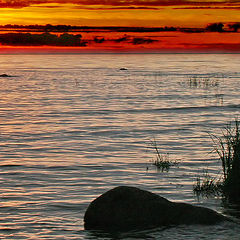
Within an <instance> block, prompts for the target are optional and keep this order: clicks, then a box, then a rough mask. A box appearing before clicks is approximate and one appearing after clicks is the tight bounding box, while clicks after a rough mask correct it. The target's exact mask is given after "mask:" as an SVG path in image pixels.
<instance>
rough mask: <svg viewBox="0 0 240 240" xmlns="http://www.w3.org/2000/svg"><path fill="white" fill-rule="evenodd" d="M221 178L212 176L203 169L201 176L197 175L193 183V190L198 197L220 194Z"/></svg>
mask: <svg viewBox="0 0 240 240" xmlns="http://www.w3.org/2000/svg"><path fill="white" fill-rule="evenodd" d="M222 187H223V185H222V180H221V179H219V178H216V177H212V176H211V175H210V174H209V173H208V171H207V170H206V171H204V173H203V176H202V177H197V180H196V183H195V184H194V185H193V192H194V193H195V194H196V195H197V196H198V197H199V196H200V195H202V196H207V197H208V196H216V195H221V194H222Z"/></svg>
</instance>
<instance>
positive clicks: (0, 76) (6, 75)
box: [0, 73, 13, 77]
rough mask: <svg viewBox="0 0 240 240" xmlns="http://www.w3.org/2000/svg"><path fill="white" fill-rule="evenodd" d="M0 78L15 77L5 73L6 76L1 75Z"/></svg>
mask: <svg viewBox="0 0 240 240" xmlns="http://www.w3.org/2000/svg"><path fill="white" fill-rule="evenodd" d="M0 77H13V76H11V75H8V74H5V73H4V74H0Z"/></svg>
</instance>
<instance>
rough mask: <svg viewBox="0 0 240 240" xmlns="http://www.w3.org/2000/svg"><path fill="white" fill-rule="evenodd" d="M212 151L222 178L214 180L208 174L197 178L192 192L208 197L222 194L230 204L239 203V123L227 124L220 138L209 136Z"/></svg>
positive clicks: (237, 121) (236, 121)
mask: <svg viewBox="0 0 240 240" xmlns="http://www.w3.org/2000/svg"><path fill="white" fill-rule="evenodd" d="M211 138H212V141H213V143H214V150H215V152H216V153H217V154H218V156H219V159H220V161H221V164H222V178H221V181H220V180H216V179H214V178H212V177H211V176H210V175H209V174H207V175H205V176H204V178H203V179H200V178H197V182H196V184H195V185H194V189H193V190H194V192H197V193H201V194H204V195H208V193H211V192H212V191H214V192H222V194H223V195H224V196H225V198H226V199H228V200H229V201H230V202H238V203H240V122H239V120H238V119H235V121H234V123H230V124H228V125H227V126H226V127H225V128H224V129H223V131H222V136H221V137H217V136H214V135H211Z"/></svg>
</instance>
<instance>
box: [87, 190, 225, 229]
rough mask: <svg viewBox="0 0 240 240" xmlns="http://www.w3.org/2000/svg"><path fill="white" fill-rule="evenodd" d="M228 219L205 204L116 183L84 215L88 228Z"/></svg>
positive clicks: (215, 221)
mask: <svg viewBox="0 0 240 240" xmlns="http://www.w3.org/2000/svg"><path fill="white" fill-rule="evenodd" d="M226 220H228V219H227V218H226V217H224V216H223V215H220V214H219V213H217V212H215V211H213V210H211V209H208V208H204V207H197V206H193V205H190V204H186V203H175V202H171V201H169V200H167V199H165V198H163V197H161V196H159V195H157V194H154V193H151V192H148V191H144V190H141V189H139V188H135V187H127V186H120V187H116V188H114V189H112V190H110V191H108V192H106V193H104V194H102V195H101V196H100V197H98V198H96V199H95V200H94V201H93V202H92V203H91V204H90V205H89V207H88V209H87V211H86V213H85V216H84V226H85V229H86V230H105V231H128V230H137V229H148V228H154V227H161V226H171V225H179V224H216V223H219V222H222V221H226Z"/></svg>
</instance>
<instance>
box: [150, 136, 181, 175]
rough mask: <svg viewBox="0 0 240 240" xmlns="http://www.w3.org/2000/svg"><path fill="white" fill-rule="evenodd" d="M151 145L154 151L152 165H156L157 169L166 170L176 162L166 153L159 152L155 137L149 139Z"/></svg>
mask: <svg viewBox="0 0 240 240" xmlns="http://www.w3.org/2000/svg"><path fill="white" fill-rule="evenodd" d="M151 146H152V148H153V149H154V150H155V152H156V157H155V159H153V160H152V161H151V162H152V164H153V165H154V166H156V167H157V169H158V170H160V171H162V172H163V171H168V170H169V169H170V167H171V166H173V165H176V164H177V162H176V161H175V162H174V161H172V160H170V158H169V154H168V153H167V154H161V153H160V151H159V149H158V146H157V142H156V140H155V139H154V140H152V141H151Z"/></svg>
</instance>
